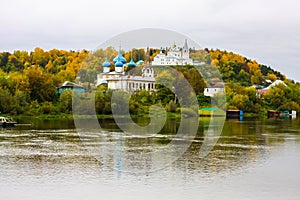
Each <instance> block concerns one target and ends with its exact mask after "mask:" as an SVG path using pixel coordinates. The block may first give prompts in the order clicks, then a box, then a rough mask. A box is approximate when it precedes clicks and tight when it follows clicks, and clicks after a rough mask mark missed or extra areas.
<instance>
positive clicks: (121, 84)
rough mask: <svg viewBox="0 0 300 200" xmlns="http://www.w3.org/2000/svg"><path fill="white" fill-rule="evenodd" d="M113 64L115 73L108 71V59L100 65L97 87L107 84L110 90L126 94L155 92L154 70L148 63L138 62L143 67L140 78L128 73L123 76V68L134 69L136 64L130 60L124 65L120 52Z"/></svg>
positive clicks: (124, 61)
mask: <svg viewBox="0 0 300 200" xmlns="http://www.w3.org/2000/svg"><path fill="white" fill-rule="evenodd" d="M113 62H114V64H115V71H112V72H111V71H110V63H109V61H108V59H106V60H105V62H104V63H103V64H102V66H103V73H100V74H98V75H97V86H99V85H102V84H107V87H108V88H109V89H112V90H123V91H126V92H133V91H137V90H143V89H144V90H147V91H153V90H155V76H154V69H153V68H152V66H151V64H150V62H147V63H146V64H144V62H143V61H139V64H140V65H144V66H143V69H142V75H141V76H135V75H131V74H130V73H128V74H127V75H126V74H125V71H124V66H127V67H131V68H135V67H136V63H135V62H134V61H133V59H132V58H131V60H130V62H129V63H126V62H127V61H126V59H125V58H124V57H123V56H122V53H121V50H120V51H119V53H118V56H116V57H115V58H114V59H113Z"/></svg>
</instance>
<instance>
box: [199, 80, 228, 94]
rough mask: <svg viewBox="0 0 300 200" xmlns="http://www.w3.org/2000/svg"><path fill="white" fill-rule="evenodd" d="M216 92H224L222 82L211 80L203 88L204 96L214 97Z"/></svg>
mask: <svg viewBox="0 0 300 200" xmlns="http://www.w3.org/2000/svg"><path fill="white" fill-rule="evenodd" d="M218 93H221V94H223V93H225V88H224V83H223V82H211V83H209V84H208V86H207V88H204V96H208V97H214V96H215V95H216V94H218Z"/></svg>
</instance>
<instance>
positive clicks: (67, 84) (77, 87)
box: [57, 81, 85, 94]
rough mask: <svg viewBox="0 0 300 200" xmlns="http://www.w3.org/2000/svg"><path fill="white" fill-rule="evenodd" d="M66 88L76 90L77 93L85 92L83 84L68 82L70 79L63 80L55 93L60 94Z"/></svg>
mask: <svg viewBox="0 0 300 200" xmlns="http://www.w3.org/2000/svg"><path fill="white" fill-rule="evenodd" d="M66 90H72V91H76V92H78V93H83V92H85V89H84V87H83V86H81V85H78V84H76V83H73V82H70V81H65V82H64V83H63V84H62V85H61V86H59V87H58V88H57V93H58V94H62V93H63V92H64V91H66Z"/></svg>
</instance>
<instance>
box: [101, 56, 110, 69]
mask: <svg viewBox="0 0 300 200" xmlns="http://www.w3.org/2000/svg"><path fill="white" fill-rule="evenodd" d="M102 67H110V63H109V62H108V59H107V58H106V60H105V62H104V63H103V64H102Z"/></svg>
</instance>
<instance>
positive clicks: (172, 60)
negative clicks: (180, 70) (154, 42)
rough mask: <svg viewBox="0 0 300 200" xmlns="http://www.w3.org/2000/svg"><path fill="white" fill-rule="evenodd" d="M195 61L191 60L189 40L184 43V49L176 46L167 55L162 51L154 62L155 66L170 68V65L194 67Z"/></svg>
mask: <svg viewBox="0 0 300 200" xmlns="http://www.w3.org/2000/svg"><path fill="white" fill-rule="evenodd" d="M193 64H194V63H193V60H192V59H190V50H189V47H188V44H187V40H185V42H184V46H183V47H182V48H179V47H176V45H174V46H173V47H172V48H170V49H169V50H168V53H167V55H166V54H164V53H162V51H160V53H159V54H157V55H156V56H155V57H154V59H153V62H152V65H155V66H170V65H193Z"/></svg>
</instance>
